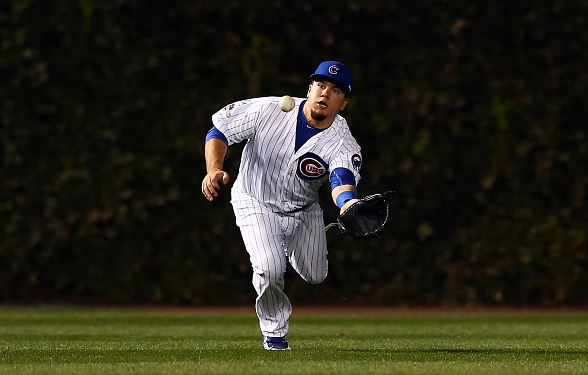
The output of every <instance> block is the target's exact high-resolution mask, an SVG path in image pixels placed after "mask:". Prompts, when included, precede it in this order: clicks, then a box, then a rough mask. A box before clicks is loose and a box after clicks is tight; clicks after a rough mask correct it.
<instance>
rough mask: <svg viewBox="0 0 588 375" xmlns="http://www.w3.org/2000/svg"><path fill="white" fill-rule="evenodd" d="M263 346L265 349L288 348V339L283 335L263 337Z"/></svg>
mask: <svg viewBox="0 0 588 375" xmlns="http://www.w3.org/2000/svg"><path fill="white" fill-rule="evenodd" d="M263 348H264V349H265V350H289V349H290V347H289V346H288V340H286V338H285V337H269V336H264V337H263Z"/></svg>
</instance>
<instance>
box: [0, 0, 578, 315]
mask: <svg viewBox="0 0 588 375" xmlns="http://www.w3.org/2000/svg"><path fill="white" fill-rule="evenodd" d="M221 3H222V4H219V3H218V2H210V1H165V2H164V1H161V2H142V1H138V0H128V1H125V0H100V1H97V0H83V1H77V2H70V1H65V0H55V1H40V0H39V1H35V0H29V1H24V0H23V1H11V2H10V1H9V2H3V3H2V4H1V5H0V35H1V44H0V81H1V83H0V113H1V116H2V121H1V124H2V125H1V126H2V132H1V144H0V145H1V146H0V147H1V149H0V150H1V153H2V169H1V178H0V187H1V200H0V220H1V221H0V222H1V223H2V225H1V230H2V236H1V237H0V301H3V302H10V303H23V302H25V303H26V302H64V301H65V302H72V301H73V302H77V301H80V302H101V303H172V304H186V305H204V304H241V303H251V301H252V299H253V297H254V292H253V288H252V287H251V285H250V279H251V276H250V266H249V262H248V257H247V255H246V253H245V251H244V248H243V245H242V242H241V238H240V236H239V232H238V229H237V227H236V226H235V224H234V217H233V213H232V210H231V207H230V204H229V199H230V198H229V196H228V191H225V192H223V195H222V197H221V198H220V200H219V201H218V202H215V203H212V204H211V203H209V202H207V201H206V200H205V199H204V198H203V197H202V196H201V194H200V182H201V179H202V177H203V175H204V161H203V139H204V135H205V133H206V131H207V130H208V129H209V127H210V125H211V121H210V116H211V114H212V113H213V112H215V111H216V110H217V109H219V108H220V107H222V106H224V105H225V104H227V103H229V102H232V101H234V100H237V99H241V98H246V97H251V96H268V95H277V96H281V95H283V94H290V95H295V96H304V95H305V94H306V90H307V85H308V83H309V80H308V75H309V74H310V73H311V72H312V71H313V70H314V68H315V67H316V65H317V64H318V63H319V62H320V61H321V60H324V59H340V60H342V61H344V62H346V63H347V64H348V65H350V66H351V67H352V69H353V71H354V75H355V84H354V94H353V97H352V99H351V102H350V105H349V107H348V109H347V110H346V112H345V116H346V118H347V120H348V122H349V123H350V125H351V128H352V130H353V132H354V134H355V135H356V138H357V139H358V141H359V142H360V144H361V145H362V146H363V155H364V168H363V173H362V175H363V178H362V180H361V182H360V185H359V189H360V191H361V192H362V193H363V194H369V193H374V192H380V191H383V190H386V189H388V188H391V187H393V188H396V189H397V190H398V191H399V192H400V196H401V200H400V202H399V203H398V205H397V206H396V207H395V211H394V220H393V221H394V222H393V225H392V227H391V229H390V231H389V233H388V234H387V236H386V237H385V238H382V239H380V240H376V241H370V242H357V241H352V240H349V239H345V238H341V237H340V236H337V235H336V234H335V233H334V232H330V233H329V235H328V236H329V246H330V254H329V257H330V274H329V277H328V278H327V281H326V282H325V283H324V284H323V285H321V286H318V287H317V286H307V285H305V284H304V282H302V281H301V280H300V278H299V277H298V276H297V275H295V273H293V272H290V273H289V274H288V277H287V284H288V293H289V294H290V295H291V297H292V300H293V302H294V303H297V304H301V303H313V304H317V303H322V304H324V303H330V304H341V305H345V304H386V305H431V304H445V305H463V304H484V305H538V306H568V305H585V304H586V302H587V301H588V288H587V286H588V272H587V270H588V241H587V236H588V234H587V232H588V231H587V228H588V219H587V213H586V206H587V204H586V203H587V197H586V190H587V183H588V168H587V166H588V158H587V154H588V151H587V149H588V139H587V134H588V126H587V123H586V121H587V120H586V119H587V118H588V116H587V113H586V112H587V111H586V108H588V99H587V98H588V52H587V51H588V48H587V46H588V3H587V2H585V1H580V0H577V1H574V0H570V1H568V0H549V1H510V2H507V1H498V2H488V1H482V2H476V1H474V2H472V1H465V0H458V1H426V0H418V1H410V2H408V1H377V0H375V1H367V0H365V1H361V0H357V1H342V2H337V3H331V2H323V1H301V2H286V1H279V0H276V1H257V0H256V1H247V2H244V1H223V2H221ZM239 156H240V146H235V147H232V149H231V150H230V152H229V155H228V158H227V162H226V166H227V168H228V170H229V172H230V173H231V174H232V176H233V177H234V176H235V175H236V172H237V165H238V161H239ZM321 194H322V197H323V206H324V208H325V216H326V220H327V221H331V220H333V219H334V217H335V215H336V210H335V207H334V206H333V205H332V204H331V203H330V202H329V200H328V195H329V192H328V188H327V187H326V186H325V188H324V190H323V191H322V192H321Z"/></svg>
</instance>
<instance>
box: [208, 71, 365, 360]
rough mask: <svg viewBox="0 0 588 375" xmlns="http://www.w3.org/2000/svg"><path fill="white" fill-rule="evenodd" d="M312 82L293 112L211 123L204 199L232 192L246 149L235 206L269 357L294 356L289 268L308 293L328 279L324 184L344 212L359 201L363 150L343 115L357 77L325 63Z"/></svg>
mask: <svg viewBox="0 0 588 375" xmlns="http://www.w3.org/2000/svg"><path fill="white" fill-rule="evenodd" d="M310 78H311V83H310V85H309V87H308V92H307V95H306V98H293V99H294V103H295V105H294V108H293V110H290V111H284V110H281V109H280V107H279V106H278V102H279V99H280V98H279V97H262V98H253V99H247V100H242V101H237V102H235V103H232V104H229V105H227V106H225V107H224V108H222V109H221V110H219V111H218V112H216V113H215V114H213V115H212V123H213V127H212V128H211V129H210V131H209V132H208V134H207V136H206V145H205V159H206V171H207V174H206V176H205V177H204V179H203V181H202V193H203V194H204V196H205V197H206V198H207V199H208V200H209V201H212V200H214V199H215V198H216V197H217V196H218V194H219V190H220V187H221V185H226V184H228V183H229V180H230V177H229V175H228V173H227V172H225V171H224V170H223V161H224V157H225V154H226V151H227V147H228V146H229V145H231V144H234V143H239V142H243V141H245V142H247V143H246V145H245V147H244V149H243V154H242V157H241V164H240V167H239V173H238V176H237V178H236V180H235V182H234V184H233V187H232V189H231V204H232V206H233V210H234V212H235V217H236V223H237V225H238V226H239V229H240V231H241V235H242V237H243V242H244V243H245V247H246V249H247V252H248V253H249V257H250V261H251V265H252V268H253V279H252V283H253V286H254V288H255V290H256V292H257V296H258V297H257V299H256V302H255V310H256V313H257V316H258V318H259V325H260V329H261V332H262V334H263V336H264V338H263V347H264V348H265V349H267V350H285V349H289V345H288V341H287V339H286V334H287V333H288V324H289V323H288V322H289V318H290V314H291V312H292V306H291V304H290V301H289V299H288V297H287V296H286V294H285V293H284V274H285V272H286V265H287V262H290V264H291V265H292V267H293V268H294V269H295V270H296V272H297V273H298V274H300V276H301V277H302V278H303V279H304V280H305V281H306V282H308V283H310V284H319V283H321V282H323V281H324V280H325V278H326V277H327V266H328V262H327V241H326V235H325V232H324V221H323V211H322V209H321V207H320V205H319V203H318V190H319V187H320V185H321V184H322V183H323V182H324V181H325V180H326V179H327V178H328V179H329V181H330V185H331V190H332V194H331V195H332V198H333V202H334V203H335V204H336V205H337V206H338V207H339V208H340V209H341V212H343V211H344V210H345V209H346V208H347V207H349V206H350V205H351V204H353V203H354V202H355V201H357V197H356V196H357V191H356V186H357V183H358V181H359V179H360V174H359V172H360V168H361V161H362V159H361V152H360V147H359V145H358V144H357V142H356V140H355V139H354V138H353V136H352V135H351V132H350V131H349V127H348V126H347V122H346V121H345V119H344V118H343V117H341V116H340V115H339V112H340V111H342V110H343V109H345V107H346V106H347V104H348V102H349V96H350V94H351V86H352V74H351V70H350V69H349V68H348V67H347V66H346V65H344V64H342V63H340V62H337V61H324V62H322V63H320V64H319V65H318V67H317V69H316V71H315V72H314V74H312V75H311V76H310Z"/></svg>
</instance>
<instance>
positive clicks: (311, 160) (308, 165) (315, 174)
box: [296, 152, 328, 181]
mask: <svg viewBox="0 0 588 375" xmlns="http://www.w3.org/2000/svg"><path fill="white" fill-rule="evenodd" d="M327 170H328V166H327V163H325V162H324V160H323V159H321V157H320V156H318V155H316V154H313V153H312V152H307V153H306V154H304V155H302V156H301V157H300V158H299V159H298V165H297V167H296V174H297V175H298V177H300V178H301V179H303V180H309V181H310V180H318V179H321V178H323V177H324V176H326V174H327Z"/></svg>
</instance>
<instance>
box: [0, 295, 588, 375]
mask: <svg viewBox="0 0 588 375" xmlns="http://www.w3.org/2000/svg"><path fill="white" fill-rule="evenodd" d="M289 340H290V344H291V346H292V350H290V351H285V352H266V351H264V350H263V349H262V348H261V338H260V335H259V333H258V328H257V320H256V317H255V315H254V314H253V312H251V313H244V312H235V313H230V312H224V313H210V312H208V313H204V312H190V311H182V312H172V311H167V312H155V311H141V310H138V309H84V308H56V307H43V308H40V307H37V308H17V307H0V374H588V313H580V312H576V313H573V312H569V313H537V312H531V313H524V312H518V313H514V312H512V313H509V312H494V313H486V314H484V313H457V312H455V313H454V312H445V313H444V312H425V313H422V312H419V313H411V312H405V313H402V312H385V311H381V312H378V313H362V312H361V311H356V312H348V313H344V314H341V313H310V312H304V313H298V314H296V310H295V314H294V315H293V317H292V321H291V328H290V334H289Z"/></svg>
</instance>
